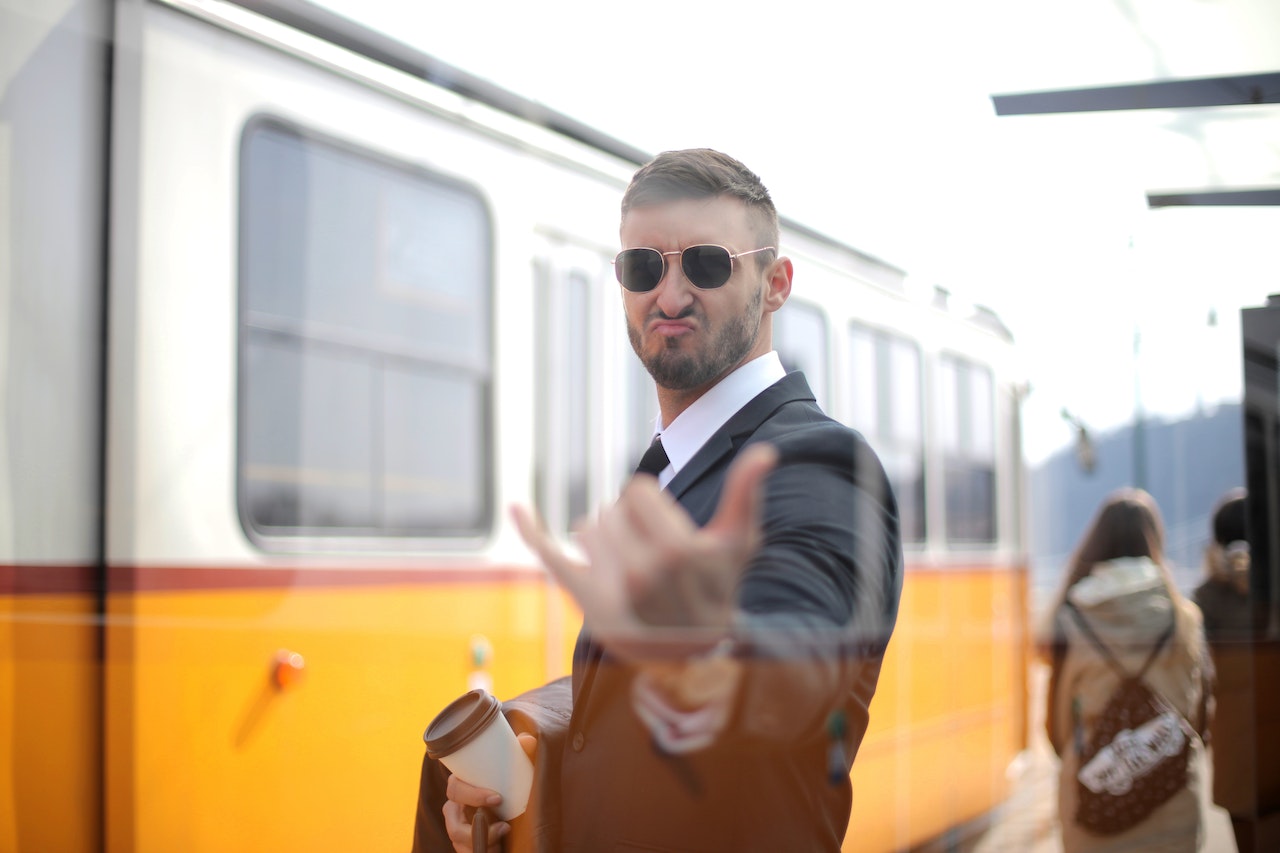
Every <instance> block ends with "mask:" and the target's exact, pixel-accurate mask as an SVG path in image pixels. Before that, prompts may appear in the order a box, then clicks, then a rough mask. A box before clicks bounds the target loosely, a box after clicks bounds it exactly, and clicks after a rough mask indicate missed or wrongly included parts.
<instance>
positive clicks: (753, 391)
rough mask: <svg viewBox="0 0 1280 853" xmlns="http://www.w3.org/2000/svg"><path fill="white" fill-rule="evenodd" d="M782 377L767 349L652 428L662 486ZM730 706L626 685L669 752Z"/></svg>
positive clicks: (694, 740)
mask: <svg viewBox="0 0 1280 853" xmlns="http://www.w3.org/2000/svg"><path fill="white" fill-rule="evenodd" d="M786 375H787V372H786V370H785V369H784V368H783V366H782V360H781V359H780V358H778V353H777V352H774V351H770V352H768V353H766V354H764V355H762V356H760V357H758V358H755V359H752V360H751V361H749V362H747V363H746V364H744V365H742V366H741V367H739V368H738V369H737V370H735V371H734V372H733V373H730V374H729V375H728V376H726V377H725V378H724V379H722V380H720V381H719V382H718V383H716V384H715V385H714V386H713V387H712V388H711V389H710V390H708V391H707V392H706V393H705V394H703V395H702V396H701V397H699V398H698V399H697V400H695V401H694V402H693V404H692V405H690V406H689V408H687V409H685V410H684V411H683V412H681V413H680V414H679V416H677V417H676V419H675V420H674V421H672V422H671V423H670V424H668V425H667V426H666V427H659V428H658V429H656V430H655V433H656V434H657V435H660V436H661V437H662V447H663V449H664V450H666V452H667V458H668V459H669V460H670V464H668V465H667V467H666V468H664V469H662V470H661V471H659V472H658V482H659V483H660V484H661V485H662V487H663V488H666V487H667V484H668V483H670V482H671V480H672V478H673V477H675V475H676V474H678V473H679V472H680V469H681V468H683V467H684V466H685V465H688V464H689V460H691V459H692V458H693V457H694V454H696V453H697V452H698V451H699V450H700V449H701V448H702V445H704V444H706V443H707V439H709V438H711V436H712V435H714V434H715V433H716V431H717V430H719V429H720V428H721V427H722V426H724V425H725V423H727V422H728V420H729V418H731V417H733V416H734V415H735V414H737V413H738V411H739V410H741V409H742V407H743V406H745V405H747V403H750V402H751V401H752V400H754V399H755V398H756V397H757V396H758V395H759V394H760V393H761V392H762V391H764V390H765V389H766V388H768V387H770V386H771V385H773V384H774V383H775V382H777V381H778V380H779V379H782V378H783V377H784V376H786ZM659 417H661V416H659ZM718 653H719V652H713V653H712V654H713V656H714V655H715V654H718ZM732 704H733V696H732V695H730V694H723V695H719V696H718V697H717V698H715V699H713V700H711V701H710V702H709V703H708V704H707V705H705V706H703V707H701V708H697V709H694V710H691V711H686V710H681V709H678V708H673V707H672V706H671V705H670V704H668V703H667V701H666V699H665V698H664V697H663V695H662V693H661V691H660V690H659V689H658V687H657V686H656V684H655V682H654V681H653V678H652V677H651V676H650V675H649V673H646V672H643V671H642V672H640V673H639V674H638V675H637V676H636V679H635V681H634V682H633V683H632V691H631V706H632V708H633V709H634V710H635V712H636V716H638V717H639V718H640V720H641V721H642V722H643V723H644V724H645V726H646V727H647V728H648V729H649V731H650V732H651V733H652V734H653V738H654V741H655V743H657V744H658V746H659V747H660V748H662V749H663V750H665V751H666V752H668V753H672V754H678V753H685V752H692V751H694V750H698V749H702V748H703V747H705V746H707V745H709V744H710V743H712V742H713V741H714V740H715V738H716V736H717V735H718V734H719V733H720V731H721V730H722V729H723V728H724V726H725V725H726V724H727V723H728V721H729V716H730V713H729V712H730V710H731V709H732Z"/></svg>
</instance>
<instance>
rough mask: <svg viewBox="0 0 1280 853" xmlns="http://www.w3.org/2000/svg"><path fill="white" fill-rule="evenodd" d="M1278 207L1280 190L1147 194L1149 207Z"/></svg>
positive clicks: (1195, 191) (1188, 191) (1193, 191)
mask: <svg viewBox="0 0 1280 853" xmlns="http://www.w3.org/2000/svg"><path fill="white" fill-rule="evenodd" d="M1276 205H1280V188H1271V189H1252V190H1186V191H1184V192H1164V193H1154V192H1149V193H1147V207H1197V206H1198V207H1240V206H1259V207H1263V206H1273V207H1274V206H1276Z"/></svg>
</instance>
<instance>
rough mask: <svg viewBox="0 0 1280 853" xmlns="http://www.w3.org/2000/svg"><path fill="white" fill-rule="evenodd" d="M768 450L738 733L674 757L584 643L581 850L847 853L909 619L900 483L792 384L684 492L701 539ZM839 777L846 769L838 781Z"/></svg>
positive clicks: (766, 400)
mask: <svg viewBox="0 0 1280 853" xmlns="http://www.w3.org/2000/svg"><path fill="white" fill-rule="evenodd" d="M755 442H768V443H770V444H772V445H773V446H774V447H776V448H777V450H778V452H779V462H778V466H777V468H776V469H775V470H774V471H773V472H772V473H771V474H770V475H769V477H768V479H767V481H766V495H765V504H764V514H763V540H762V544H761V547H760V550H759V552H758V553H757V554H756V556H755V557H754V558H753V560H752V562H751V564H750V566H749V567H748V568H747V570H746V572H745V574H744V576H743V579H742V581H741V584H740V587H739V591H738V608H739V619H738V624H737V627H736V629H735V633H736V639H737V642H738V651H737V652H736V653H737V654H738V655H739V656H740V658H741V659H742V660H743V662H744V663H745V664H746V668H745V678H744V681H743V689H742V691H741V694H740V697H739V700H738V703H737V706H736V711H735V716H734V718H733V720H732V722H731V724H730V728H729V731H728V732H727V733H726V735H725V736H723V737H722V738H720V739H719V740H718V741H717V742H716V743H715V744H713V745H712V746H711V747H709V748H707V749H704V750H700V751H697V752H694V753H690V754H687V755H681V756H666V755H662V754H660V753H659V752H658V750H657V749H656V748H655V747H654V746H653V744H652V743H651V740H650V736H649V732H648V730H647V729H646V728H645V727H644V725H643V724H642V723H641V722H640V721H639V720H638V719H637V717H636V716H635V714H634V712H633V711H632V708H631V700H630V692H629V691H630V684H631V680H632V677H633V675H634V672H633V671H632V669H631V668H630V667H628V666H626V665H623V664H621V663H618V662H614V661H611V660H610V659H609V657H608V655H607V653H606V652H604V651H603V650H602V649H601V648H600V647H598V646H597V645H596V644H595V643H593V642H592V640H591V637H590V634H589V628H590V626H586V628H584V631H583V633H582V634H581V635H580V636H579V641H578V646H577V648H576V650H575V658H574V671H573V714H572V718H571V720H570V727H569V732H568V737H567V738H566V745H565V750H564V753H563V756H562V766H561V784H560V797H561V800H560V808H561V832H562V841H563V846H564V849H565V850H577V851H609V850H689V851H713V850H716V851H725V850H732V851H746V850H761V851H778V850H804V851H819V850H838V849H839V848H840V844H841V841H842V839H843V837H844V834H845V829H846V826H847V824H848V820H849V812H850V807H851V802H852V801H851V791H850V785H849V778H848V771H849V766H850V765H851V763H852V760H853V756H854V754H855V753H856V751H857V748H858V745H859V743H860V742H861V740H862V736H863V734H864V733H865V731H866V727H867V722H868V708H869V705H870V702H871V697H872V694H873V693H874V691H875V685H876V680H877V678H878V676H879V672H880V662H881V659H882V658H883V655H884V650H885V647H886V644H887V642H888V639H889V634H890V632H891V631H892V628H893V624H894V620H895V618H896V614H897V604H898V598H899V594H900V591H901V583H902V549H901V543H900V540H899V535H898V520H897V508H896V504H895V502H894V499H893V495H892V493H891V491H890V489H889V486H888V482H887V480H886V478H885V475H884V470H883V468H882V467H881V465H880V462H879V460H878V459H877V458H876V456H875V454H874V452H873V451H872V450H871V449H870V447H868V445H867V444H866V442H865V441H864V440H863V439H862V438H861V436H859V435H858V434H857V433H855V432H853V431H852V430H850V429H848V428H846V427H844V426H842V425H840V424H839V423H837V422H836V421H833V420H832V419H830V418H828V417H827V416H826V415H825V414H823V412H822V410H821V409H819V408H818V406H817V403H816V402H815V401H814V397H813V394H812V392H811V391H810V390H809V386H808V384H807V383H806V382H805V380H804V377H803V375H801V374H799V373H792V374H790V375H788V376H786V377H785V378H783V379H782V380H780V381H779V382H777V383H776V384H774V385H773V386H771V387H770V388H768V389H766V390H765V391H764V392H762V393H761V394H760V395H758V396H757V397H756V398H755V399H754V400H752V401H751V402H750V403H749V404H748V405H746V406H745V407H744V408H743V409H742V410H740V411H739V412H738V413H737V414H735V415H734V416H733V417H732V418H730V419H729V421H728V422H727V423H726V424H725V425H724V427H722V428H721V429H720V430H719V431H718V432H717V433H715V435H713V436H712V437H711V439H710V440H708V442H707V443H706V444H705V445H704V446H703V447H702V448H701V449H700V450H699V451H698V452H697V454H695V456H694V457H693V459H692V460H690V462H689V464H688V465H686V466H685V467H684V468H682V469H681V470H680V472H679V473H678V474H677V475H676V476H675V477H674V479H672V481H671V482H670V484H669V485H668V487H667V488H668V491H669V492H670V493H671V494H672V495H673V496H674V497H675V498H676V500H678V501H679V503H680V504H681V505H682V506H683V507H684V508H685V509H686V510H687V511H688V512H689V514H690V515H691V516H692V517H693V519H694V520H695V521H696V522H697V523H698V524H700V525H701V524H705V523H706V522H707V521H708V520H710V518H711V516H712V515H713V514H714V512H715V509H716V506H717V504H718V502H719V499H720V493H721V489H722V487H723V484H724V478H725V473H726V471H727V470H728V468H729V465H730V463H731V462H732V461H733V459H734V457H735V456H736V455H737V454H738V452H739V451H741V450H742V448H744V447H746V446H748V445H749V444H752V443H755ZM833 764H834V767H833V766H832V765H833Z"/></svg>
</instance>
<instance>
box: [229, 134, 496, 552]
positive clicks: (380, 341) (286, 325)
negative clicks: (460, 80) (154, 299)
mask: <svg viewBox="0 0 1280 853" xmlns="http://www.w3.org/2000/svg"><path fill="white" fill-rule="evenodd" d="M240 191H241V200H240V338H239V346H240V388H241V390H240V406H241V408H240V414H239V419H240V423H239V464H238V480H239V482H238V492H239V500H240V509H241V514H242V517H243V518H244V519H245V521H246V524H247V527H248V529H250V530H252V531H256V532H259V533H265V534H270V535H282V536H287V535H302V534H306V535H358V536H466V535H475V534H478V533H480V532H482V531H483V530H485V529H486V528H487V526H488V524H489V521H490V519H491V517H492V505H493V497H492V486H491V480H492V477H491V475H490V471H489V459H490V457H491V455H492V454H491V453H490V452H489V448H488V445H489V443H490V434H491V424H490V412H491V410H492V402H491V399H490V396H491V391H490V389H491V372H492V365H491V362H492V356H491V345H490V327H491V312H492V308H491V302H492V298H491V290H492V273H491V264H492V262H491V248H490V246H491V236H490V232H491V225H490V221H489V215H488V211H487V209H486V207H485V205H484V202H483V201H482V200H481V199H480V197H479V196H478V195H477V194H476V193H475V192H474V191H473V190H471V189H470V188H468V187H465V186H463V185H460V184H458V183H456V182H454V181H450V180H446V179H443V178H441V177H439V176H437V175H433V174H431V173H428V172H426V171H423V170H420V169H417V168H414V167H411V166H408V165H406V164H401V163H395V162H391V161H389V160H386V159H383V158H381V157H378V156H375V155H373V154H371V153H367V152H363V151H358V150H355V149H353V148H350V147H347V146H344V145H340V144H338V143H335V142H333V141H330V140H327V139H324V138H321V137H319V136H316V135H312V134H310V133H304V132H302V131H300V130H297V129H295V128H292V127H289V126H286V125H284V124H283V123H280V122H277V121H275V120H271V119H258V120H255V121H252V122H250V124H249V125H248V126H247V128H246V130H245V133H244V138H243V141H242V148H241V172H240Z"/></svg>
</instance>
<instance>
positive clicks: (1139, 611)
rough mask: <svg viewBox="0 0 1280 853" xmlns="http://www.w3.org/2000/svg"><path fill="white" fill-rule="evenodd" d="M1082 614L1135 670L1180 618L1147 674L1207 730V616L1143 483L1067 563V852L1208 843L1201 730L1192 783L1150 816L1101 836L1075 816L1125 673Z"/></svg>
mask: <svg viewBox="0 0 1280 853" xmlns="http://www.w3.org/2000/svg"><path fill="white" fill-rule="evenodd" d="M1072 608H1074V609H1075V610H1076V611H1077V613H1076V614H1073V613H1071V612H1070V611H1071V609H1072ZM1081 618H1082V619H1083V620H1084V621H1085V622H1086V624H1087V626H1088V628H1089V629H1091V630H1092V632H1093V634H1094V635H1096V637H1097V638H1098V639H1100V640H1101V641H1102V642H1103V643H1104V644H1105V645H1106V647H1107V648H1108V649H1109V650H1110V652H1111V653H1112V654H1113V655H1114V656H1115V657H1116V658H1117V659H1118V661H1119V662H1120V663H1121V664H1122V665H1123V667H1124V668H1125V669H1126V670H1127V671H1128V672H1129V673H1130V674H1136V673H1138V672H1139V671H1141V669H1142V666H1143V664H1144V663H1145V662H1146V660H1147V659H1148V657H1149V656H1150V655H1151V654H1152V651H1153V649H1155V648H1156V647H1157V646H1159V645H1160V643H1161V638H1162V637H1163V636H1164V634H1165V632H1166V631H1168V630H1169V629H1170V626H1172V633H1171V634H1170V635H1169V637H1168V639H1167V640H1166V641H1165V642H1164V643H1163V646H1162V647H1161V649H1160V651H1159V652H1158V653H1157V654H1156V657H1155V658H1154V659H1153V661H1152V664H1151V666H1150V667H1149V668H1148V669H1147V671H1146V674H1145V681H1146V683H1147V685H1149V687H1150V688H1151V689H1152V690H1154V691H1155V692H1156V693H1158V694H1159V695H1160V696H1163V697H1164V698H1165V699H1166V700H1167V701H1168V702H1169V703H1170V704H1171V705H1172V706H1173V707H1174V709H1175V710H1176V711H1177V712H1178V713H1179V714H1181V715H1182V716H1183V717H1184V718H1185V719H1186V720H1187V721H1189V722H1190V723H1191V725H1192V726H1193V727H1194V728H1195V729H1196V730H1197V731H1198V732H1201V733H1203V731H1204V729H1205V725H1206V720H1207V717H1208V716H1210V715H1211V713H1212V708H1211V706H1210V702H1211V698H1212V682H1213V669H1212V662H1211V660H1210V659H1209V654H1208V649H1207V646H1206V644H1205V639H1204V628H1203V625H1202V621H1201V619H1202V617H1201V614H1200V610H1199V608H1198V607H1196V605H1195V603H1194V602H1192V601H1190V600H1189V599H1187V598H1186V597H1185V596H1183V595H1182V594H1181V593H1180V592H1179V591H1178V588H1177V586H1176V585H1175V584H1174V582H1173V578H1172V575H1171V574H1170V572H1169V569H1168V567H1167V566H1166V565H1165V562H1164V529H1163V522H1162V521H1161V518H1160V512H1159V510H1158V508H1157V506H1156V503H1155V501H1154V500H1153V499H1152V498H1151V496H1150V495H1149V494H1147V493H1146V492H1144V491H1142V490H1140V489H1124V490H1121V491H1118V492H1116V493H1114V494H1112V495H1111V496H1110V497H1108V498H1107V499H1106V500H1105V501H1104V502H1103V504H1102V506H1101V507H1100V508H1099V510H1098V512H1097V514H1096V515H1095V517H1094V519H1093V522H1092V523H1091V525H1090V526H1089V528H1088V530H1087V531H1085V533H1084V535H1083V537H1082V538H1081V540H1080V542H1079V544H1078V546H1077V548H1076V551H1075V553H1074V554H1073V556H1072V558H1071V561H1070V562H1069V563H1068V565H1067V570H1066V575H1065V577H1064V579H1063V583H1062V588H1061V592H1060V593H1059V594H1058V596H1057V599H1056V604H1055V606H1054V609H1053V613H1052V620H1053V621H1052V629H1051V632H1052V633H1051V635H1050V639H1049V643H1050V647H1049V649H1048V651H1049V657H1050V659H1051V669H1050V676H1049V687H1048V701H1047V705H1046V721H1045V722H1046V730H1047V733H1048V736H1049V742H1050V743H1051V744H1052V745H1053V748H1054V750H1055V751H1056V752H1057V754H1058V756H1059V757H1060V758H1061V766H1060V771H1059V776H1058V815H1059V820H1060V822H1061V825H1062V846H1063V850H1064V851H1066V853H1074V852H1075V851H1083V850H1115V851H1121V850H1144V851H1154V850H1161V851H1190V850H1198V849H1201V847H1202V845H1203V843H1204V820H1205V816H1206V812H1207V807H1208V802H1207V801H1208V797H1207V794H1206V793H1205V792H1204V791H1203V780H1204V776H1205V770H1206V767H1205V755H1204V746H1203V744H1202V742H1201V740H1200V738H1198V737H1193V738H1191V757H1190V762H1189V766H1188V769H1187V783H1186V787H1185V788H1184V789H1182V790H1179V791H1178V792H1177V793H1175V794H1174V795H1173V796H1172V797H1171V798H1170V799H1168V800H1166V801H1165V802H1164V803H1163V804H1161V805H1160V806H1158V807H1157V808H1156V809H1155V810H1154V811H1153V812H1151V814H1150V815H1148V816H1147V817H1146V818H1145V819H1144V820H1142V821H1141V822H1140V823H1138V824H1137V825H1135V826H1133V827H1131V828H1129V829H1128V830H1125V831H1124V832H1122V833H1120V834H1117V835H1109V836H1101V835H1095V834H1093V833H1091V832H1089V831H1088V830H1086V829H1085V828H1084V827H1082V826H1080V825H1079V824H1078V823H1077V822H1076V821H1075V816H1076V811H1077V805H1078V795H1077V785H1076V778H1077V774H1078V772H1079V770H1080V764H1081V762H1080V753H1081V750H1082V749H1083V745H1084V744H1085V743H1088V742H1089V740H1088V739H1089V738H1090V737H1091V736H1092V734H1093V731H1094V728H1095V724H1096V723H1097V721H1098V719H1099V717H1100V715H1101V714H1102V711H1103V709H1104V708H1105V707H1106V705H1107V703H1108V702H1109V700H1110V699H1111V696H1112V694H1113V692H1114V691H1115V689H1116V688H1117V687H1118V686H1119V685H1120V683H1121V679H1120V676H1119V674H1118V673H1117V672H1116V671H1115V670H1114V669H1113V667H1112V665H1111V664H1110V663H1109V662H1108V661H1107V660H1106V658H1105V656H1104V653H1103V652H1101V651H1100V650H1099V649H1098V648H1097V646H1096V644H1095V643H1094V641H1093V640H1092V639H1091V638H1090V637H1089V636H1088V635H1087V634H1086V633H1085V631H1086V629H1085V628H1082V627H1081V625H1080V621H1079V620H1080V619H1081Z"/></svg>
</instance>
